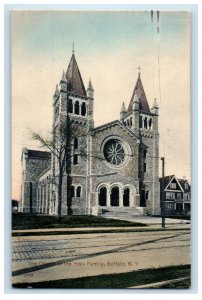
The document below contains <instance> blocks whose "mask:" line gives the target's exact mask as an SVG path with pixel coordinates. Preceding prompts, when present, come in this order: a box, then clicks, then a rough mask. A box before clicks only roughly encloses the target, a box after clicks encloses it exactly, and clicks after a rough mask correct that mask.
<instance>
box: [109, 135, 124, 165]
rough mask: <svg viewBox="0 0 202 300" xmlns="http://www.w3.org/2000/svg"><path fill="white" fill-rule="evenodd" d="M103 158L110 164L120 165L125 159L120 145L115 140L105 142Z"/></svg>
mask: <svg viewBox="0 0 202 300" xmlns="http://www.w3.org/2000/svg"><path fill="white" fill-rule="evenodd" d="M104 157H105V159H106V160H107V161H108V162H109V163H110V164H113V165H120V164H122V163H123V161H124V157H125V152H124V148H123V145H122V143H121V142H120V141H118V140H115V139H113V140H109V141H108V142H106V144H105V146H104Z"/></svg>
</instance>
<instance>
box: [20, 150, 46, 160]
mask: <svg viewBox="0 0 202 300" xmlns="http://www.w3.org/2000/svg"><path fill="white" fill-rule="evenodd" d="M22 153H24V154H26V155H27V157H28V158H38V159H51V153H50V152H48V151H39V150H32V149H27V148H26V147H24V148H23V149H22Z"/></svg>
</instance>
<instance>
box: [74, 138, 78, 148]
mask: <svg viewBox="0 0 202 300" xmlns="http://www.w3.org/2000/svg"><path fill="white" fill-rule="evenodd" d="M76 149H78V139H77V138H75V139H74V150H76Z"/></svg>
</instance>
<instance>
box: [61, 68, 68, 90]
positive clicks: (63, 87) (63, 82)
mask: <svg viewBox="0 0 202 300" xmlns="http://www.w3.org/2000/svg"><path fill="white" fill-rule="evenodd" d="M60 87H61V91H62V92H66V91H67V78H66V75H65V71H64V70H63V73H62V78H61V80H60Z"/></svg>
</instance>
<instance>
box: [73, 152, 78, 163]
mask: <svg viewBox="0 0 202 300" xmlns="http://www.w3.org/2000/svg"><path fill="white" fill-rule="evenodd" d="M73 164H74V165H77V164H78V154H74V157H73Z"/></svg>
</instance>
